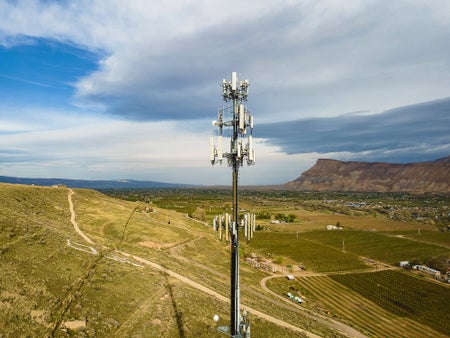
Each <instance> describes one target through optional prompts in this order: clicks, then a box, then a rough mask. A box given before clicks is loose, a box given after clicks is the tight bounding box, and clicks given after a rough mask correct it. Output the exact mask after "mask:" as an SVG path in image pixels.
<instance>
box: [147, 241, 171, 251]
mask: <svg viewBox="0 0 450 338" xmlns="http://www.w3.org/2000/svg"><path fill="white" fill-rule="evenodd" d="M177 244H178V243H177V242H172V243H157V242H152V241H145V242H139V243H138V245H140V246H144V247H146V248H150V249H156V250H162V249H167V248H171V247H173V246H175V245H177Z"/></svg>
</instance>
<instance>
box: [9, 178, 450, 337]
mask: <svg viewBox="0 0 450 338" xmlns="http://www.w3.org/2000/svg"><path fill="white" fill-rule="evenodd" d="M108 193H109V194H115V195H116V198H112V197H110V196H107V195H104V194H101V193H99V192H97V191H93V190H85V189H67V188H64V187H59V188H50V187H30V186H22V185H10V184H0V203H1V205H2V209H1V212H0V225H1V233H0V247H1V255H0V259H1V261H0V262H1V265H2V271H3V272H4V273H2V276H1V277H0V278H1V283H0V288H1V289H0V292H1V294H0V296H1V298H0V317H1V318H2V322H3V323H4V324H3V327H2V328H1V330H0V332H1V335H3V336H4V337H13V336H26V335H30V336H48V337H66V336H67V337H68V336H79V337H83V336H86V337H91V336H97V337H105V336H116V337H127V336H129V337H146V336H172V337H194V336H196V337H198V336H208V337H220V336H223V335H222V334H220V333H219V332H217V324H216V323H214V321H213V319H212V317H213V316H214V315H215V314H218V315H219V317H220V318H221V319H220V322H219V325H227V322H228V317H229V314H228V311H229V305H228V295H229V277H228V274H229V248H228V245H227V244H226V243H225V242H224V241H222V242H221V241H219V240H218V239H217V238H216V235H215V234H214V232H213V231H212V229H211V226H210V224H211V220H212V217H214V215H215V214H217V213H221V212H224V211H227V209H228V212H229V208H230V205H229V204H230V202H229V200H230V199H229V198H228V194H229V193H228V192H227V191H226V190H218V191H211V190H208V191H202V190H194V191H192V190H189V189H179V190H144V191H134V192H131V191H115V192H108ZM305 196H306V197H307V195H304V196H302V195H298V194H297V195H296V194H292V195H284V196H283V194H282V193H261V192H259V193H258V192H250V191H243V192H242V194H241V207H242V209H246V210H250V211H252V212H254V213H256V214H258V213H259V214H260V215H261V216H263V217H262V218H261V219H258V222H257V224H258V226H259V230H258V231H256V232H255V237H254V240H253V241H252V242H250V243H245V240H244V239H242V240H241V260H242V262H241V297H242V305H243V308H245V309H246V310H247V311H248V312H249V315H250V320H251V325H252V335H253V336H255V337H273V336H277V337H292V336H299V337H301V336H309V337H315V336H321V337H322V336H329V337H344V336H347V337H355V336H360V337H364V336H367V337H372V336H380V335H381V336H383V335H384V336H391V337H408V336H411V334H412V333H415V334H416V336H423V337H426V336H430V335H431V336H436V337H439V336H442V337H445V336H447V335H449V328H448V327H447V326H446V325H447V324H446V323H448V322H449V321H448V314H447V313H446V312H445V311H444V309H443V310H442V311H439V308H440V307H441V306H442V305H439V304H441V303H442V304H444V305H443V306H444V307H445V304H448V300H449V299H450V289H449V287H448V285H446V284H444V283H441V282H439V283H437V282H434V281H433V280H432V279H431V278H429V277H428V276H426V275H424V274H423V273H418V272H403V271H402V269H400V268H399V267H398V266H396V265H397V264H398V262H397V261H398V260H399V259H402V260H406V259H409V260H413V259H415V260H416V261H417V262H421V263H423V262H426V261H427V260H429V259H430V257H434V258H436V257H447V258H449V257H448V256H449V252H450V237H449V236H448V235H449V233H448V232H441V231H439V229H440V228H439V225H440V224H441V223H439V222H438V224H436V223H434V224H433V223H432V222H430V221H429V220H426V219H423V220H417V219H414V217H413V218H411V219H409V218H407V219H406V220H403V221H402V220H396V219H393V218H390V217H389V215H386V214H383V213H381V212H377V211H376V210H375V211H374V210H353V209H352V207H348V206H347V207H346V208H348V209H342V210H339V212H338V210H334V211H332V210H331V209H330V208H327V207H326V206H327V205H328V204H329V203H323V201H324V199H323V198H317V196H314V198H311V195H308V196H309V198H306V197H305ZM118 197H121V198H118ZM332 197H333V199H334V197H335V196H332ZM352 198H354V196H353V197H352ZM446 198H448V197H445V196H443V197H435V205H433V206H430V207H432V208H437V209H436V212H438V213H439V212H441V213H442V211H444V210H447V209H446V207H448V205H449V204H448V199H446ZM125 199H126V200H125ZM379 199H382V200H383V201H384V202H386V200H388V198H387V197H386V196H381V197H379ZM328 200H331V199H327V201H328ZM401 201H402V200H401V199H399V200H395V201H394V202H395V203H399V205H400V204H401V205H402V206H401V208H400V207H399V209H402V208H403V207H408V208H409V207H411V205H410V203H412V204H414V205H418V203H419V202H416V201H411V200H408V201H407V202H406V201H405V200H403V202H401ZM391 202H392V200H391ZM377 203H378V201H377ZM420 203H421V202H420ZM347 204H348V203H347V202H345V203H342V205H344V206H345V205H347ZM405 204H408V205H407V206H406V205H405ZM414 207H415V206H414ZM334 208H337V207H336V205H334ZM402 210H403V209H402ZM278 214H286V215H289V214H292V215H295V219H294V221H293V222H291V223H282V222H280V223H272V221H273V220H274V219H275V217H277V215H278ZM267 215H269V217H268V218H264V217H266V216H267ZM405 217H406V216H405ZM408 217H409V216H408ZM336 222H339V224H341V225H342V227H343V229H342V230H336V231H326V230H324V227H325V226H326V225H327V224H330V223H331V224H336ZM374 227H376V230H375V231H374ZM418 228H419V229H420V236H419V235H418V231H417V229H418ZM400 236H401V237H400ZM343 242H344V243H345V250H343V247H342V243H343ZM386 247H389V248H390V249H389V250H385V248H386ZM255 256H256V257H257V258H256V259H257V260H259V261H263V260H267V261H269V262H270V264H272V266H273V268H274V269H275V271H270V272H267V271H264V270H261V269H256V268H254V267H252V266H251V265H250V264H249V263H248V262H247V260H246V258H248V257H255ZM413 256H414V257H413ZM299 267H301V268H299ZM389 271H392V272H395V275H389V276H391V277H389V278H390V279H389V278H386V279H385V281H384V282H383V281H382V280H381V279H379V280H380V281H379V282H378V284H379V285H383V283H385V284H387V285H388V286H389V285H390V287H391V288H394V289H395V285H402V283H407V285H408V286H407V287H408V288H409V289H411V288H412V290H414V288H415V287H416V286H417V285H419V286H420V288H422V289H423V288H424V287H423V285H422V284H421V283H425V284H424V285H426V286H429V287H430V289H431V290H435V291H433V292H431V291H430V292H429V298H430V301H432V302H434V303H432V304H434V305H435V308H436V309H437V310H436V311H437V312H436V313H433V314H432V317H433V318H440V319H439V320H430V318H429V317H427V314H426V313H427V311H425V314H422V312H420V311H419V312H417V311H416V310H414V309H412V310H411V311H413V312H414V313H418V314H417V315H414V316H410V315H409V314H408V313H404V312H399V311H398V308H399V307H400V308H401V307H405V306H408V307H410V308H411V307H412V306H416V307H417V306H418V305H417V304H415V305H414V304H413V305H411V304H405V303H402V302H401V301H400V300H398V299H397V300H396V299H395V298H393V302H394V303H393V304H394V306H393V307H392V308H389V307H386V306H385V305H383V303H382V302H381V301H379V299H377V298H373V297H372V298H371V297H369V296H368V295H367V294H365V293H364V291H361V290H359V289H358V288H357V287H355V288H353V287H349V286H346V285H345V284H346V283H347V282H346V281H344V280H339V278H338V277H335V276H340V275H342V276H347V275H348V276H353V275H354V276H360V277H359V278H360V279H361V280H364V279H363V277H364V276H369V278H372V277H370V276H372V275H371V274H377V273H378V274H379V273H387V272H389ZM343 273H345V274H343ZM287 274H292V275H294V276H295V279H294V280H288V279H287V278H286V275H287ZM373 276H375V275H373ZM380 276H381V275H380ZM394 277H395V279H396V280H397V281H398V280H400V281H402V282H395V283H393V282H390V281H391V280H393V279H392V278H394ZM372 279H375V277H374V278H372ZM352 283H355V282H354V281H353V282H352ZM419 286H417V287H419ZM383 287H384V286H383ZM289 291H290V292H294V293H296V294H298V295H300V296H301V297H302V298H303V299H304V300H305V301H304V302H303V303H302V304H295V303H294V302H292V301H291V300H289V299H288V298H287V297H286V294H287V292H289ZM392 297H394V296H392ZM422 297H423V296H422ZM380 299H383V297H381V296H380ZM436 302H437V303H436ZM439 302H441V303H439ZM445 302H446V303H445ZM395 304H397V307H395ZM423 304H424V305H426V304H427V303H426V301H424V303H423ZM436 304H438V305H437V306H436ZM426 306H428V305H426ZM396 311H397V312H398V313H396ZM428 312H430V311H428ZM74 323H78V324H79V326H78V327H76V325H75V324H74ZM381 323H385V324H381ZM386 323H387V325H386ZM74 325H75V327H74ZM399 327H401V329H399ZM417 334H418V335H417ZM1 335H0V336H1Z"/></svg>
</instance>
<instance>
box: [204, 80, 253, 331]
mask: <svg viewBox="0 0 450 338" xmlns="http://www.w3.org/2000/svg"><path fill="white" fill-rule="evenodd" d="M249 85H250V83H249V81H248V80H244V81H240V82H238V79H237V75H236V72H232V73H231V81H228V80H226V79H223V81H222V97H223V100H224V101H225V103H231V106H230V105H228V106H226V107H225V106H224V107H222V109H220V110H219V114H218V120H217V121H213V125H214V126H216V127H218V129H219V132H218V137H217V146H216V145H215V144H214V137H211V141H210V142H211V148H210V161H211V164H213V165H214V164H216V163H220V164H222V160H223V158H224V157H225V158H226V159H227V161H228V165H229V166H231V168H232V170H233V173H232V185H233V217H232V222H231V226H230V229H229V232H230V239H231V241H230V242H231V266H230V269H231V273H230V275H231V290H230V291H231V296H230V298H231V311H230V317H231V320H230V321H231V327H230V331H231V337H236V338H237V337H245V338H249V337H250V324H249V322H248V318H247V315H246V313H245V312H244V315H243V316H241V314H240V289H239V201H238V180H239V168H240V167H242V166H243V165H244V160H246V162H247V165H253V164H254V163H255V151H254V149H253V138H252V130H253V116H252V115H251V114H250V112H249V111H248V110H247V107H246V106H244V102H246V101H247V97H248V87H249ZM226 114H229V115H231V118H230V119H229V120H227V119H226V118H225V116H224V115H226ZM224 127H227V128H228V129H229V130H230V131H231V135H230V136H231V142H230V152H229V153H222V136H223V128H224ZM246 136H247V143H246V144H244V143H243V139H244V137H246Z"/></svg>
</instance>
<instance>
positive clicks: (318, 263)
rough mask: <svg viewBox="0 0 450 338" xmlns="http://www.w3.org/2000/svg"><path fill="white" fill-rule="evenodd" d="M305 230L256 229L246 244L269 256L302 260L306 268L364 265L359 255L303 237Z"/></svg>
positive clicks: (350, 267)
mask: <svg viewBox="0 0 450 338" xmlns="http://www.w3.org/2000/svg"><path fill="white" fill-rule="evenodd" d="M305 234H307V233H302V234H299V237H298V238H297V235H296V234H295V233H285V232H283V233H281V232H267V231H264V232H256V233H255V240H254V241H252V242H251V243H250V244H249V245H248V248H249V249H250V248H254V249H257V250H258V251H260V252H262V253H264V254H265V255H266V256H268V255H269V254H270V256H271V257H276V256H286V257H289V258H291V259H292V260H294V261H296V262H298V263H301V264H302V265H304V266H305V267H306V269H308V270H313V271H317V272H330V271H342V270H356V269H363V268H367V265H366V264H364V263H363V262H362V261H361V260H360V259H359V258H358V256H356V255H354V254H352V253H343V252H342V250H340V249H341V248H335V247H330V246H327V245H326V244H321V243H314V242H311V241H310V240H305V239H304V236H305Z"/></svg>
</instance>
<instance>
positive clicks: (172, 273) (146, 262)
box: [68, 189, 320, 338]
mask: <svg viewBox="0 0 450 338" xmlns="http://www.w3.org/2000/svg"><path fill="white" fill-rule="evenodd" d="M74 194H75V192H74V191H73V190H72V189H69V194H68V201H69V209H70V222H71V223H72V225H73V227H74V229H75V231H76V232H77V233H78V234H79V235H80V236H81V237H82V238H83V239H84V240H85V241H86V242H88V243H89V244H92V245H94V244H95V242H94V241H92V240H91V239H90V238H89V237H88V236H87V235H86V234H85V233H84V232H83V231H82V230H81V229H80V227H79V226H78V224H77V222H76V213H75V210H74V207H73V201H72V196H73V195H74ZM115 252H117V253H119V254H121V255H123V256H125V257H127V258H133V259H134V260H136V261H138V262H140V263H142V264H144V265H146V266H149V267H151V268H153V269H156V270H159V271H162V272H164V273H166V274H168V275H170V276H172V277H174V278H176V279H178V280H180V281H182V282H183V283H185V284H187V285H189V286H191V287H193V288H195V289H197V290H199V291H201V292H203V293H206V294H208V295H210V296H212V297H215V298H217V299H218V300H220V301H223V302H225V303H228V304H229V303H230V299H229V298H228V297H225V296H223V295H221V294H219V293H217V292H216V291H213V290H211V289H209V288H207V287H206V286H204V285H201V284H199V283H197V282H195V281H193V280H191V279H189V278H187V277H185V276H182V275H180V274H179V273H176V272H175V271H172V270H169V269H167V268H165V267H163V266H162V265H159V264H157V263H154V262H152V261H149V260H147V259H145V258H142V257H139V256H135V255H132V254H129V253H127V252H123V251H117V250H116V251H115ZM242 309H243V310H246V311H247V312H249V313H251V314H253V315H254V316H257V317H259V318H262V319H264V320H266V321H268V322H270V323H274V324H276V325H278V326H281V327H284V328H286V329H289V330H291V331H293V332H298V333H301V334H304V335H306V336H307V337H311V338H320V336H318V335H316V334H314V333H312V332H309V331H306V330H304V329H301V328H299V327H297V326H295V325H292V324H289V323H287V322H285V321H282V320H280V319H277V318H275V317H272V316H270V315H268V314H265V313H263V312H261V311H258V310H256V309H253V308H251V307H249V306H245V305H242Z"/></svg>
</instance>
